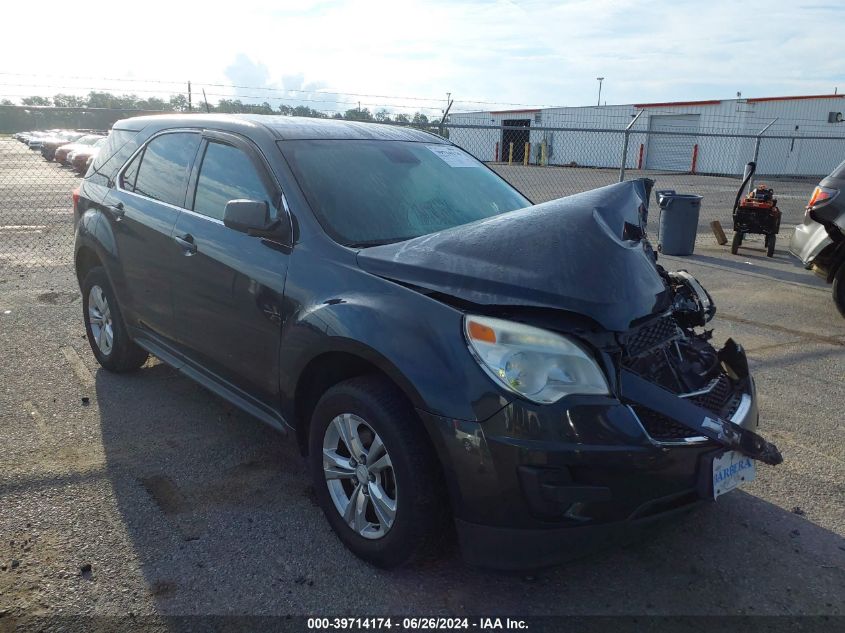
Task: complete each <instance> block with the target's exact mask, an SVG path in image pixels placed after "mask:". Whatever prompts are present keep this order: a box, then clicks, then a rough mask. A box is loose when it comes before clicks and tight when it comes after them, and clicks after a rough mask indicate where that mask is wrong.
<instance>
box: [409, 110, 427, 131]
mask: <svg viewBox="0 0 845 633" xmlns="http://www.w3.org/2000/svg"><path fill="white" fill-rule="evenodd" d="M411 125H413V126H414V127H420V128H425V127H428V125H429V123H428V117H427V116H426V115H424V114H423V113H422V112H415V113H414V118H413V119H412V120H411Z"/></svg>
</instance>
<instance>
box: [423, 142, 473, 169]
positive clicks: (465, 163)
mask: <svg viewBox="0 0 845 633" xmlns="http://www.w3.org/2000/svg"><path fill="white" fill-rule="evenodd" d="M426 147H427V148H428V149H429V150H431V152H432V153H433V154H436V155H437V156H438V157H439V158H440V159H441V160H443V161H444V162H445V163H446V164H447V165H449V166H450V167H480V166H481V163H479V162H478V161H477V160H475V159H474V158H473V157H472V156H470V155H469V154H467V153H465V152H462V151H461V150H459V149H458V148H457V147H452V146H451V145H426Z"/></svg>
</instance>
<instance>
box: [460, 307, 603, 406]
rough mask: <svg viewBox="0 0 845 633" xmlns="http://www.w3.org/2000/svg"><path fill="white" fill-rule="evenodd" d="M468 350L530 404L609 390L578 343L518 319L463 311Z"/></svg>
mask: <svg viewBox="0 0 845 633" xmlns="http://www.w3.org/2000/svg"><path fill="white" fill-rule="evenodd" d="M464 333H465V334H466V338H467V342H468V344H469V348H470V351H471V352H472V354H473V356H475V358H476V360H478V362H479V364H480V365H481V367H482V369H484V370H485V371H486V372H487V373H488V374H489V375H490V377H491V378H493V380H495V381H496V382H498V383H499V384H501V385H502V386H503V387H505V388H506V389H508V390H510V391H513V392H514V393H517V394H519V395H521V396H523V397H525V398H528V399H529V400H532V401H533V402H540V403H548V402H557V401H558V400H560V399H561V398H563V397H564V396H568V395H570V394H576V393H577V394H601V395H607V394H608V393H610V392H609V389H608V386H607V380H605V377H604V374H603V373H602V371H601V369H600V368H599V366H598V364H597V363H596V361H595V360H593V358H592V357H591V356H590V354H589V353H588V352H586V351H585V350H584V349H583V348H582V347H581V346H580V345H578V343H576V342H575V341H573V340H572V339H569V338H567V337H565V336H562V335H560V334H555V333H554V332H549V331H548V330H542V329H540V328H536V327H531V326H530V325H524V324H522V323H515V322H513V321H505V320H503V319H491V318H488V317H481V316H473V315H467V316H466V317H464Z"/></svg>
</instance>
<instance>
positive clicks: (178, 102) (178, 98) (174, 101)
mask: <svg viewBox="0 0 845 633" xmlns="http://www.w3.org/2000/svg"><path fill="white" fill-rule="evenodd" d="M166 109H167V110H175V111H176V112H187V111H188V97H186V96H185V95H183V94H178V95H170V99H169V100H168V102H167V108H166Z"/></svg>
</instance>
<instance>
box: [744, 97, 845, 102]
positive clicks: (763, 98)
mask: <svg viewBox="0 0 845 633" xmlns="http://www.w3.org/2000/svg"><path fill="white" fill-rule="evenodd" d="M842 97H845V95H801V96H797V97H757V98H755V99H746V101H748V103H760V102H762V101H799V100H801V99H841V98H842Z"/></svg>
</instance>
